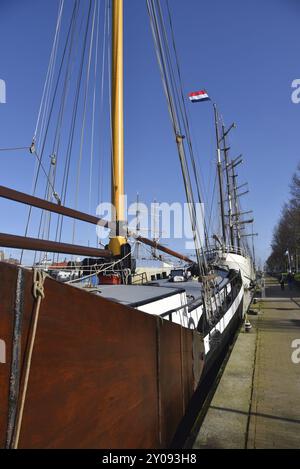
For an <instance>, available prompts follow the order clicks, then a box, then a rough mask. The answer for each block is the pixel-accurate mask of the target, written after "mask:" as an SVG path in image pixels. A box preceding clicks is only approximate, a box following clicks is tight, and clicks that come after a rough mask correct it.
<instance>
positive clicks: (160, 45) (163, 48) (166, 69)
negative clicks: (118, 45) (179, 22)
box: [147, 0, 207, 273]
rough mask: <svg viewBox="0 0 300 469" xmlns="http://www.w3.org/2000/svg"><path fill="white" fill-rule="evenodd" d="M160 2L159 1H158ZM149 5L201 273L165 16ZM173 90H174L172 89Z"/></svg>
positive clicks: (200, 250)
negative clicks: (164, 26)
mask: <svg viewBox="0 0 300 469" xmlns="http://www.w3.org/2000/svg"><path fill="white" fill-rule="evenodd" d="M156 3H158V2H156ZM147 7H148V13H149V17H150V24H151V29H152V33H153V37H154V42H155V49H156V55H157V58H158V63H159V67H160V72H161V77H162V81H163V86H164V90H165V94H166V98H167V103H168V108H169V113H170V117H171V122H172V125H173V129H174V133H175V135H176V143H177V147H178V154H179V159H180V164H181V169H182V174H183V179H184V186H185V191H186V197H187V201H188V207H189V211H190V217H191V222H192V231H193V239H194V243H195V251H196V256H197V262H198V266H199V270H200V272H201V273H204V272H205V271H206V269H207V265H206V259H205V255H204V251H203V247H202V243H201V236H200V233H199V228H198V224H197V217H196V210H195V202H194V198H193V192H192V183H191V178H190V173H189V167H188V163H187V159H186V154H185V148H184V145H183V138H184V137H183V135H182V132H181V128H180V127H181V126H180V118H179V115H180V111H179V110H178V104H177V100H176V96H177V97H178V93H177V91H175V89H176V85H175V80H174V79H173V76H174V73H173V70H172V66H171V64H170V56H169V55H168V54H169V49H168V46H167V45H166V42H167V38H166V35H164V34H163V33H162V30H163V26H162V23H163V18H162V15H160V16H159V17H158V15H157V12H156V7H155V4H154V0H147ZM172 90H173V91H172Z"/></svg>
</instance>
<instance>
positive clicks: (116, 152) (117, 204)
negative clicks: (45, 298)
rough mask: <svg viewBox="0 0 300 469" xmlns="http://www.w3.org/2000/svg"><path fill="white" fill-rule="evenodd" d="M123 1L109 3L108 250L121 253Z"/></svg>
mask: <svg viewBox="0 0 300 469" xmlns="http://www.w3.org/2000/svg"><path fill="white" fill-rule="evenodd" d="M123 94H124V93H123V0H113V2H112V137H113V143H112V171H111V172H112V204H113V206H114V208H115V217H114V219H113V220H112V221H114V222H115V224H116V232H115V236H114V237H112V238H111V240H110V243H109V249H110V250H111V251H112V253H113V254H114V255H115V256H119V255H120V254H121V246H122V245H123V244H125V243H126V238H125V237H124V235H123V236H121V234H122V233H121V225H122V223H123V222H124V221H125V213H124V97H123Z"/></svg>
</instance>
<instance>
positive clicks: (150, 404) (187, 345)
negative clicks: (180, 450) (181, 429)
mask: <svg viewBox="0 0 300 469" xmlns="http://www.w3.org/2000/svg"><path fill="white" fill-rule="evenodd" d="M19 270H20V269H18V268H17V267H15V266H12V265H9V264H5V263H0V340H2V341H3V342H2V345H3V343H4V344H5V348H6V350H5V352H6V353H5V360H4V361H5V363H0V446H1V447H9V446H11V444H12V441H13V438H14V424H15V421H16V418H15V417H14V410H16V415H17V414H18V412H19V406H20V396H21V395H22V392H23V384H24V383H23V380H24V364H25V363H26V357H27V354H28V344H29V342H30V337H31V332H32V317H33V313H34V310H35V305H36V303H35V299H34V297H33V295H32V283H33V276H32V272H31V271H28V270H23V269H22V270H21V273H20V272H19V274H18V271H19ZM18 275H19V280H21V289H20V291H19V293H21V296H20V300H21V301H20V304H19V306H18V305H16V291H17V277H18ZM16 313H17V314H18V315H19V319H20V321H21V323H20V339H19V342H20V354H19V356H18V354H17V360H16V350H18V335H16V332H17V330H16V328H17V324H16ZM14 334H15V335H14ZM14 337H15V340H14ZM13 355H14V356H15V360H14V363H12V359H13ZM203 357H204V347H203V342H202V339H201V336H200V335H199V334H198V333H197V332H195V331H192V330H188V329H184V328H182V327H180V326H178V325H176V324H173V323H171V322H168V321H163V320H161V319H160V318H158V317H154V316H151V315H148V314H145V313H142V312H141V311H137V310H135V309H132V308H129V307H126V306H123V305H120V304H118V303H114V302H112V301H109V300H106V299H104V298H101V297H99V296H95V295H93V294H90V293H87V292H85V291H83V290H79V289H77V288H74V287H71V286H68V285H65V284H60V283H58V282H56V281H55V280H53V279H50V278H47V279H46V281H45V298H44V300H43V301H42V303H41V308H40V317H39V321H38V327H37V334H36V339H35V342H34V348H33V355H32V363H31V368H30V374H29V382H28V389H27V393H26V399H25V406H24V414H23V419H22V425H21V431H20V440H19V445H18V447H19V448H165V447H168V445H169V444H170V442H171V440H172V438H173V435H174V433H175V430H176V428H177V426H178V424H179V422H180V421H181V419H182V417H183V415H184V413H185V410H186V408H187V405H188V402H189V400H190V398H191V396H192V395H193V392H194V390H195V387H196V385H197V384H198V382H199V379H200V376H201V372H202V367H203ZM14 392H15V393H16V392H17V394H16V395H15V399H14ZM9 429H11V430H12V432H11V434H10V432H9ZM7 436H9V438H7Z"/></svg>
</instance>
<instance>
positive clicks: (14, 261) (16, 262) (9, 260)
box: [5, 257, 20, 265]
mask: <svg viewBox="0 0 300 469" xmlns="http://www.w3.org/2000/svg"><path fill="white" fill-rule="evenodd" d="M5 262H8V263H9V264H14V265H19V264H20V261H19V260H18V259H14V258H13V257H10V258H9V259H6V261H5Z"/></svg>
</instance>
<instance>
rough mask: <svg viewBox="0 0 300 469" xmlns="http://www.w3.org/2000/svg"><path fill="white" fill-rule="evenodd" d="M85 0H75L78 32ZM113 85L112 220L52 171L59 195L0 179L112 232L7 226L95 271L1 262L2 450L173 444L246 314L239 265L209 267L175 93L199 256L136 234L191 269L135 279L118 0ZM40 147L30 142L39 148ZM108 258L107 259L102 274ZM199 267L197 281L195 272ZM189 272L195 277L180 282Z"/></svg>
mask: <svg viewBox="0 0 300 469" xmlns="http://www.w3.org/2000/svg"><path fill="white" fill-rule="evenodd" d="M63 3H64V2H63V1H62V2H61V4H60V14H59V18H60V17H61V11H62V7H63ZM80 3H81V2H78V1H75V2H74V9H73V13H72V19H71V22H70V28H69V31H68V37H70V38H72V34H73V29H72V28H73V27H74V24H75V23H74V22H75V20H74V18H75V17H76V14H78V11H79V5H80ZM83 3H84V4H85V5H86V2H83ZM97 3H98V2H92V1H91V2H89V11H88V18H89V20H90V18H91V17H92V16H93V18H94V20H95V18H96V17H97V14H96V11H97V8H96V7H97ZM93 5H94V15H93V14H92V13H91V12H92V11H93V10H92V6H93ZM147 5H148V11H149V16H150V20H151V26H152V30H153V35H154V38H155V42H156V46H158V47H157V49H156V50H157V53H158V59H159V64H160V67H161V72H162V78H163V81H164V87H165V89H166V90H168V89H170V83H169V80H170V76H169V72H170V70H169V71H168V70H167V67H168V64H167V61H166V56H165V54H164V53H163V48H162V47H166V44H163V43H162V42H164V41H162V38H163V34H162V29H161V28H162V17H161V9H160V4H159V2H154V1H153V0H148V1H147ZM77 20H78V18H77ZM89 20H88V21H89ZM59 21H60V19H59ZM57 31H58V28H57ZM86 34H87V33H86ZM55 47H56V46H55ZM66 50H67V48H66ZM66 57H67V54H66ZM67 79H68V77H67ZM111 83H112V86H111V91H112V130H113V132H112V133H113V143H112V173H113V184H112V201H113V204H114V206H115V208H116V218H115V220H112V221H111V222H107V221H105V220H101V219H99V218H97V217H95V216H91V215H89V214H86V213H83V212H80V211H78V210H74V209H71V208H69V207H67V206H66V205H65V204H64V203H62V202H63V201H62V200H60V199H59V200H57V199H58V198H59V197H58V195H57V193H55V191H54V190H53V180H54V178H52V179H51V181H52V182H51V184H50V182H49V184H48V190H49V191H50V192H51V198H50V199H49V197H48V198H47V197H45V199H41V198H38V197H36V196H35V195H27V194H25V193H23V192H19V191H16V190H14V189H10V188H7V187H3V186H1V187H0V195H1V197H3V198H6V199H10V200H12V201H15V202H18V203H21V204H27V205H29V206H30V207H36V208H38V209H41V210H43V211H44V213H47V214H49V213H50V214H58V215H59V216H61V217H65V218H66V217H69V218H74V219H76V220H81V221H84V222H87V223H90V224H94V225H97V224H98V225H102V226H105V227H108V228H114V229H115V233H114V234H113V235H112V236H111V239H110V242H109V245H108V246H107V247H105V249H99V248H92V247H86V246H78V245H75V244H67V243H62V242H59V241H49V240H47V239H41V238H31V237H28V236H25V237H24V236H16V235H12V234H7V233H1V234H0V246H3V247H14V248H19V249H22V250H33V251H41V252H46V253H64V254H71V255H73V256H76V255H80V256H85V257H86V259H87V260H86V263H85V269H84V274H86V273H87V272H88V274H87V275H84V278H83V279H82V278H81V279H80V282H79V283H77V284H72V283H69V284H66V283H61V282H58V281H56V280H55V279H53V278H51V277H50V276H45V273H44V269H41V268H35V267H34V268H31V269H30V268H24V267H17V266H13V265H9V264H6V263H1V264H0V345H1V363H0V382H1V387H0V439H1V447H6V448H132V447H134V448H146V447H148V448H150V447H152V448H163V447H167V446H169V445H170V443H171V441H172V438H173V436H174V433H175V431H176V428H177V427H178V424H179V423H180V421H181V419H182V418H183V416H184V414H185V411H186V409H187V407H188V403H189V401H190V399H191V397H192V395H193V393H194V391H195V389H196V387H197V385H198V383H199V381H200V379H201V376H203V374H204V373H205V372H206V371H207V370H208V369H209V368H210V367H211V366H213V363H214V362H215V360H216V359H217V357H218V356H219V354H220V353H221V351H222V350H223V348H224V347H225V346H226V344H227V342H228V340H229V338H230V336H231V335H232V333H233V332H234V331H235V330H236V328H237V326H238V324H239V323H240V321H241V319H242V316H243V298H244V284H243V281H242V277H241V274H240V272H239V270H234V269H228V268H227V267H226V266H225V267H224V266H223V267H221V268H220V267H219V266H217V265H216V262H215V258H214V262H213V264H212V265H211V264H210V262H209V259H208V256H207V255H206V253H205V248H204V247H203V246H202V245H201V240H200V237H199V228H198V221H197V219H196V218H195V212H194V209H193V207H194V203H195V201H194V198H193V193H192V190H191V189H192V187H191V181H190V172H189V168H188V162H187V157H186V148H185V142H184V138H183V131H182V123H181V122H180V118H179V117H178V115H177V110H176V109H175V106H174V102H173V100H172V98H171V97H170V95H169V98H168V105H169V109H170V114H171V116H172V123H173V128H174V132H175V138H176V144H177V148H178V153H179V157H180V164H181V169H182V173H183V178H184V185H185V188H186V195H187V201H188V202H189V203H190V207H191V220H192V226H193V229H194V241H195V250H196V255H197V262H194V261H192V260H191V259H190V258H189V257H187V256H186V255H182V254H180V253H177V252H175V251H173V250H171V249H169V248H167V247H165V246H163V245H161V244H159V243H158V242H153V241H152V240H150V239H147V238H145V237H142V236H138V237H137V236H135V239H137V240H138V241H139V242H141V243H144V244H146V245H148V246H151V247H155V249H158V250H160V251H162V252H164V253H167V254H168V255H171V256H173V257H175V258H177V259H180V260H181V261H182V262H183V263H184V265H185V268H184V269H182V270H181V271H180V272H178V271H177V272H173V275H171V279H170V280H173V282H171V281H168V280H169V279H162V280H160V281H158V282H155V284H153V283H152V284H143V285H131V284H130V277H131V274H132V270H133V256H132V253H131V246H130V244H129V242H128V239H129V236H130V233H128V230H127V228H126V223H125V221H124V220H125V213H124V207H123V205H122V197H121V196H122V195H123V194H124V175H123V164H124V162H123V1H122V0H112V81H111ZM167 95H168V93H167ZM35 145H36V143H35V142H33V145H32V146H31V152H32V153H35V152H36V147H35ZM53 159H55V158H54V157H53ZM52 162H53V161H52V159H51V163H52ZM50 169H51V168H50ZM52 169H53V168H52ZM52 169H51V170H52ZM53 197H54V199H56V201H55V200H54V201H53ZM124 226H125V229H124ZM103 265H106V266H109V275H108V276H107V277H108V278H105V279H103V275H102V274H103V268H101V266H103ZM87 266H90V268H91V271H92V272H95V271H96V272H97V273H98V274H99V275H97V277H98V278H99V279H100V284H96V285H93V287H92V288H85V287H86V285H85V283H84V280H85V278H86V277H88V278H89V277H90V271H89V270H88V268H87ZM105 269H106V273H107V270H108V269H107V267H106V268H105ZM187 272H189V274H188V275H187ZM125 273H126V274H125ZM192 275H193V276H194V277H196V278H197V280H196V281H195V280H191V278H192V277H191V276H192ZM181 276H182V277H185V276H187V277H188V278H182V279H181V280H184V281H179V282H176V280H178V277H179V280H180V277H181ZM109 280H110V284H107V283H109ZM104 283H106V284H104Z"/></svg>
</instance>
